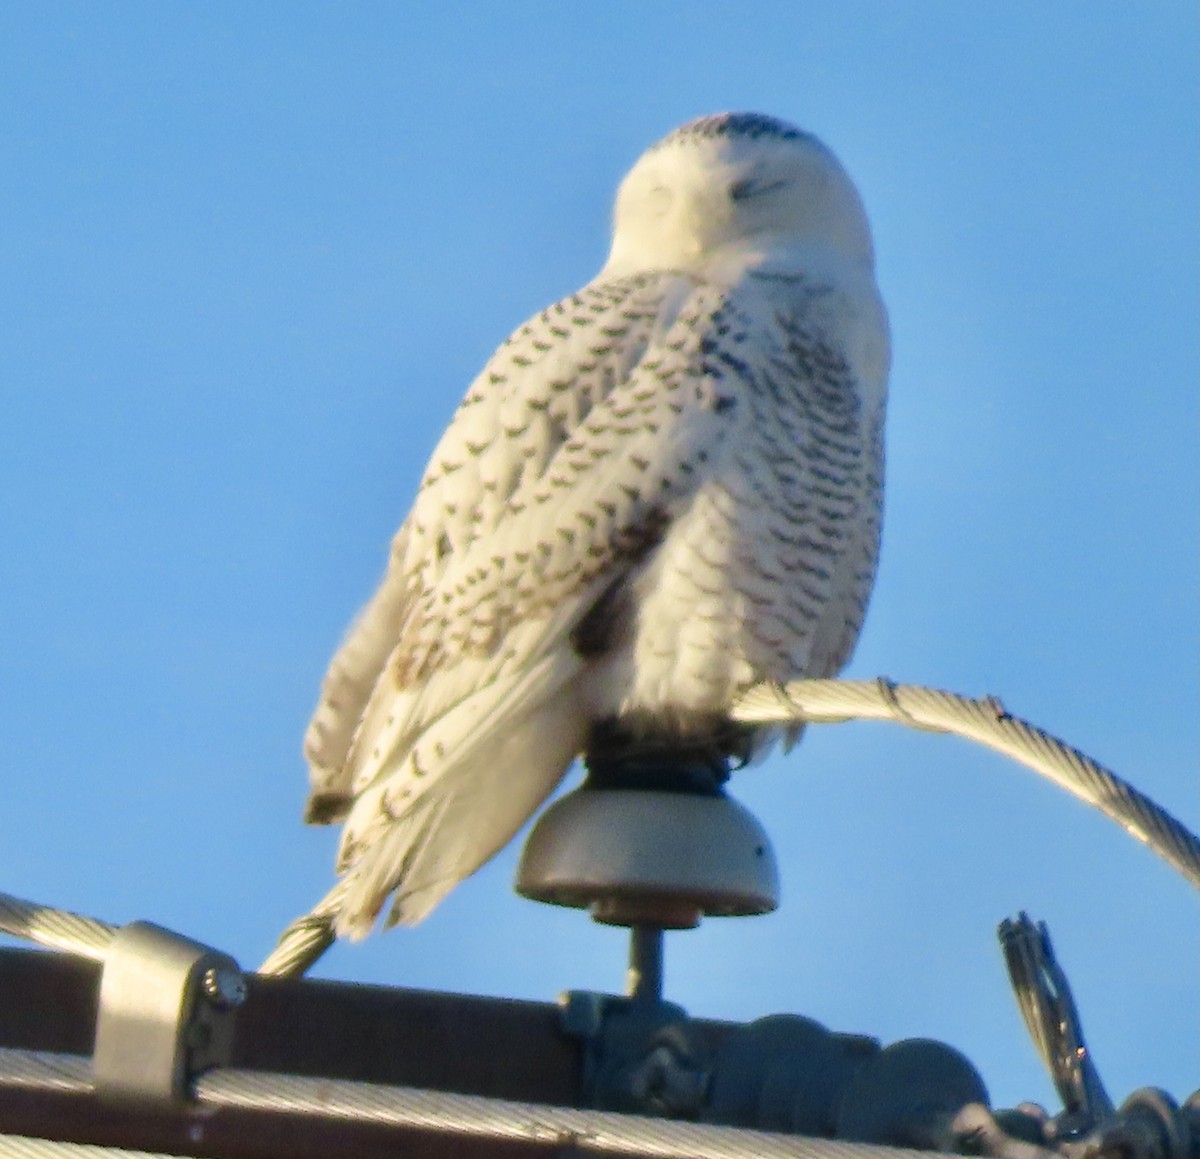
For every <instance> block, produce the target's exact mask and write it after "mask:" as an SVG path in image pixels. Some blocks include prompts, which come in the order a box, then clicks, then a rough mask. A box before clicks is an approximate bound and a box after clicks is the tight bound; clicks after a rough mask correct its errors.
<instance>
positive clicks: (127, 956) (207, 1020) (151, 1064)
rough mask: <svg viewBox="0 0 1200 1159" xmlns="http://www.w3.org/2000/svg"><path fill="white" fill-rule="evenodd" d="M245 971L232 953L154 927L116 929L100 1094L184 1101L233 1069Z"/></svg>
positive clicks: (96, 1057) (100, 1038) (95, 1068)
mask: <svg viewBox="0 0 1200 1159" xmlns="http://www.w3.org/2000/svg"><path fill="white" fill-rule="evenodd" d="M245 996H246V983H245V979H244V978H243V976H242V972H241V970H240V968H239V967H238V964H237V962H235V961H234V960H233V959H232V958H231V957H229V956H228V955H227V954H222V953H220V952H219V951H217V950H214V949H212V948H211V947H210V946H205V945H202V944H201V943H200V942H194V941H192V940H191V939H190V938H185V937H183V936H182V935H180V934H176V933H173V932H172V931H171V930H166V929H163V928H162V927H161V926H156V925H154V924H153V923H151V922H131V923H130V924H129V925H127V926H123V927H122V928H121V929H119V930H117V931H116V933H115V935H114V936H113V940H112V942H111V944H110V946H109V948H108V951H107V953H106V955H105V959H104V972H103V974H102V975H101V979H100V1009H99V1012H98V1014H97V1017H96V1045H95V1049H94V1052H93V1055H92V1074H93V1078H94V1082H95V1087H96V1092H97V1094H99V1095H101V1096H103V1097H107V1098H113V1099H121V1100H131V1099H132V1100H141V1101H145V1100H150V1101H154V1102H160V1103H161V1102H171V1103H178V1102H180V1101H182V1100H185V1099H187V1098H188V1097H189V1085H190V1083H191V1082H192V1080H194V1079H195V1078H196V1077H197V1076H198V1075H200V1074H201V1073H202V1072H204V1071H206V1070H209V1069H211V1068H212V1067H215V1066H222V1065H227V1064H228V1062H229V1060H230V1055H231V1051H232V1047H233V1032H234V1021H235V1016H236V1012H237V1008H238V1007H239V1006H240V1005H241V1004H242V1002H243V1001H244V1000H245Z"/></svg>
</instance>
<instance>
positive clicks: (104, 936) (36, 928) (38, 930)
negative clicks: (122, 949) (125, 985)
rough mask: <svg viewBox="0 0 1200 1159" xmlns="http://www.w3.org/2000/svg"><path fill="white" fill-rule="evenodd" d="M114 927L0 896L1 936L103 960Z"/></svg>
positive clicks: (79, 915) (6, 895)
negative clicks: (6, 935) (2, 934)
mask: <svg viewBox="0 0 1200 1159" xmlns="http://www.w3.org/2000/svg"><path fill="white" fill-rule="evenodd" d="M116 929H117V928H116V926H110V925H109V924H108V923H107V922H101V921H97V920H96V919H95V918H85V917H83V916H82V915H81V914H73V913H69V912H68V911H66V910H60V909H52V908H51V907H50V906H46V905H38V903H37V902H33V901H22V900H21V898H19V897H12V896H11V895H9V894H7V893H0V933H4V934H10V935H11V936H12V937H14V938H23V939H24V940H25V941H27V942H34V943H36V944H37V945H39V946H49V947H51V948H52V949H55V950H66V951H67V953H69V954H81V955H82V956H83V957H85V958H94V959H95V960H96V961H98V962H99V961H103V960H104V955H105V954H106V953H107V952H108V943H109V942H111V941H112V937H113V934H115V933H116Z"/></svg>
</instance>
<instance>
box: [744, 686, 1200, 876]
mask: <svg viewBox="0 0 1200 1159" xmlns="http://www.w3.org/2000/svg"><path fill="white" fill-rule="evenodd" d="M732 715H733V718H734V719H735V720H739V721H742V722H744V723H747V724H778V725H783V724H799V723H801V722H812V723H822V724H832V723H838V722H841V721H847V720H860V719H862V720H891V721H895V722H896V723H898V724H904V725H908V726H909V727H910V728H917V729H924V730H928V731H931V732H945V733H953V734H954V735H956V736H961V737H965V738H966V739H968V740H973V741H975V742H977V743H978V744H982V745H985V746H986V747H988V748H990V749H994V750H995V751H996V752H999V753H1003V754H1004V755H1005V756H1007V757H1011V758H1012V759H1013V760H1015V761H1018V762H1019V763H1020V764H1023V765H1025V766H1027V767H1028V768H1031V769H1033V770H1034V771H1035V772H1037V773H1040V774H1041V775H1042V776H1044V777H1046V778H1048V779H1049V780H1051V781H1053V782H1054V783H1055V784H1056V785H1058V786H1059V788H1061V789H1065V790H1066V791H1067V792H1068V793H1070V794H1072V795H1073V796H1075V797H1078V798H1079V799H1080V800H1081V801H1085V802H1086V803H1087V804H1089V805H1093V806H1095V807H1096V808H1097V809H1099V810H1100V811H1101V812H1102V813H1104V814H1105V816H1107V817H1109V818H1111V819H1112V820H1113V821H1116V823H1117V824H1118V825H1120V826H1121V827H1122V828H1123V829H1124V830H1125V831H1126V832H1127V833H1131V834H1132V835H1133V836H1134V837H1136V838H1137V839H1138V840H1139V841H1142V842H1144V843H1145V844H1146V845H1148V846H1149V847H1150V848H1151V849H1153V850H1154V852H1155V853H1157V854H1158V855H1159V856H1160V857H1161V858H1162V859H1163V860H1164V861H1166V862H1167V863H1168V864H1169V865H1171V866H1172V867H1173V868H1175V869H1176V870H1178V871H1179V872H1180V873H1181V874H1183V876H1184V877H1185V878H1187V880H1188V881H1190V882H1191V883H1192V884H1193V885H1194V886H1196V887H1197V888H1200V840H1197V838H1196V836H1195V835H1194V834H1193V833H1192V832H1191V831H1190V830H1188V829H1187V828H1186V827H1185V826H1184V825H1183V824H1181V823H1180V822H1179V821H1177V820H1176V819H1175V818H1174V817H1172V816H1171V814H1170V813H1168V812H1167V811H1166V810H1165V809H1163V808H1161V807H1160V806H1158V805H1156V804H1155V803H1154V802H1153V801H1151V800H1150V798H1149V797H1147V796H1145V795H1144V794H1142V793H1139V792H1138V791H1137V789H1135V788H1134V787H1133V786H1132V785H1130V784H1128V783H1126V782H1125V781H1123V780H1122V779H1121V778H1120V777H1118V776H1117V775H1116V774H1115V773H1112V772H1110V771H1109V770H1108V769H1106V768H1104V767H1103V766H1102V765H1099V764H1097V763H1096V762H1095V761H1093V760H1092V759H1091V758H1090V757H1088V756H1086V755H1085V754H1084V753H1081V752H1080V751H1079V750H1078V749H1075V748H1072V747H1071V746H1070V745H1068V744H1066V743H1064V742H1063V741H1060V740H1058V739H1057V738H1056V737H1053V736H1051V735H1050V734H1049V733H1046V732H1043V731H1042V730H1041V729H1039V728H1036V727H1035V726H1034V725H1032V724H1029V723H1028V722H1027V721H1024V720H1021V719H1020V718H1019V717H1016V716H1013V715H1012V714H1011V713H1009V712H1008V711H1007V710H1006V709H1005V708H1004V706H1003V705H1002V704H1001V703H1000V701H998V700H997V699H996V698H995V697H985V698H983V699H979V700H972V699H970V698H969V697H966V696H958V695H956V694H954V693H952V692H943V691H940V690H939V689H936V688H922V687H920V686H918V685H913V684H893V683H892V682H891V681H890V680H885V679H882V678H881V679H879V680H795V681H792V682H791V683H789V684H786V685H765V684H761V685H757V686H756V687H754V688H752V689H750V691H749V692H747V693H746V694H745V695H744V696H743V697H742V698H741V700H739V701H738V703H737V704H736V705H735V706H734V709H733V714H732Z"/></svg>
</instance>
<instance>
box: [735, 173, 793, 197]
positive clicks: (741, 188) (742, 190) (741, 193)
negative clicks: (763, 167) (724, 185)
mask: <svg viewBox="0 0 1200 1159" xmlns="http://www.w3.org/2000/svg"><path fill="white" fill-rule="evenodd" d="M785 185H787V182H786V181H784V180H782V179H780V180H779V181H763V180H762V179H761V178H757V177H745V178H743V179H742V180H741V181H735V182H734V183H733V184H732V185H731V186H730V187H729V200H730V201H749V200H750V198H752V197H761V196H762V195H763V194H764V193H773V192H774V191H775V190H776V189H782V188H783V187H784V186H785Z"/></svg>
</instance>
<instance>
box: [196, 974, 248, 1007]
mask: <svg viewBox="0 0 1200 1159" xmlns="http://www.w3.org/2000/svg"><path fill="white" fill-rule="evenodd" d="M200 989H201V990H202V991H203V992H204V994H205V996H206V997H207V998H208V999H209V1001H210V1002H212V1004H213V1005H214V1006H216V1007H217V1008H218V1009H220V1010H231V1009H233V1007H235V1006H241V1004H242V1003H243V1002H245V1001H246V980H245V978H243V977H242V975H241V973H240V971H238V970H232V969H230V968H229V967H228V966H209V968H208V969H207V970H205V971H204V976H203V977H202V978H201V979H200Z"/></svg>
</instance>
